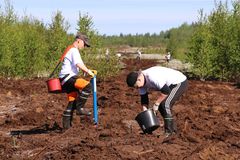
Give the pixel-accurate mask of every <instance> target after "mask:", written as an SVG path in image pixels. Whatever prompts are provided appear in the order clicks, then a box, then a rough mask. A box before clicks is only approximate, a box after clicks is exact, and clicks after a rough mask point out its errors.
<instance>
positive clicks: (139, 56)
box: [137, 49, 142, 61]
mask: <svg viewBox="0 0 240 160" xmlns="http://www.w3.org/2000/svg"><path fill="white" fill-rule="evenodd" d="M137 54H138V55H137V60H138V61H141V57H142V53H141V51H140V50H139V49H138V50H137Z"/></svg>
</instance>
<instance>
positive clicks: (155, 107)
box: [152, 102, 159, 112]
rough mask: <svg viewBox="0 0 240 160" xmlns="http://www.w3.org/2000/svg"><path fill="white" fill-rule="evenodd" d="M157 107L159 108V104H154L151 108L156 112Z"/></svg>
mask: <svg viewBox="0 0 240 160" xmlns="http://www.w3.org/2000/svg"><path fill="white" fill-rule="evenodd" d="M158 107H159V103H157V102H156V103H155V104H154V105H153V107H152V109H153V111H155V112H156V111H158Z"/></svg>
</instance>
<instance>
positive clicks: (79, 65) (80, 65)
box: [76, 63, 94, 77]
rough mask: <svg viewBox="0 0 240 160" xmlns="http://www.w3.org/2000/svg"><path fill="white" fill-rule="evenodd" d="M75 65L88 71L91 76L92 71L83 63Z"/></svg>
mask: <svg viewBox="0 0 240 160" xmlns="http://www.w3.org/2000/svg"><path fill="white" fill-rule="evenodd" d="M76 66H77V67H78V68H79V69H81V70H82V71H84V72H86V73H88V74H89V75H90V76H92V77H93V76H94V74H93V72H92V71H91V70H90V69H88V68H87V67H86V66H85V65H84V63H77V64H76Z"/></svg>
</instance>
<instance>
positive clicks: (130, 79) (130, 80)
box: [127, 72, 138, 87]
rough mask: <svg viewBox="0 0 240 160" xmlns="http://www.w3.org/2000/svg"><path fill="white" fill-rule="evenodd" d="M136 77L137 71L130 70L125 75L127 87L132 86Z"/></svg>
mask: <svg viewBox="0 0 240 160" xmlns="http://www.w3.org/2000/svg"><path fill="white" fill-rule="evenodd" d="M137 78H138V73H137V72H131V73H129V74H128V75H127V84H128V86H129V87H133V86H134V84H135V83H136V81H137Z"/></svg>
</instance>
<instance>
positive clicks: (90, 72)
mask: <svg viewBox="0 0 240 160" xmlns="http://www.w3.org/2000/svg"><path fill="white" fill-rule="evenodd" d="M87 73H88V74H89V75H90V76H91V77H92V78H93V77H94V73H93V72H92V71H91V70H90V69H89V70H88V72H87Z"/></svg>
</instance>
